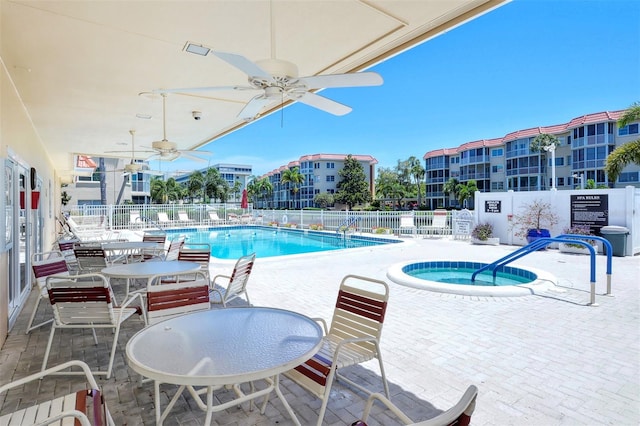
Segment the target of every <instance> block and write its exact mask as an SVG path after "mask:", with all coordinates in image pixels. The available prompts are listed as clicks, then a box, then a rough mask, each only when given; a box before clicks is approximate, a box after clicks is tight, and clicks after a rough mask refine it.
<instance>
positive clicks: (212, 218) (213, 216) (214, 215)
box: [208, 210, 224, 225]
mask: <svg viewBox="0 0 640 426" xmlns="http://www.w3.org/2000/svg"><path fill="white" fill-rule="evenodd" d="M223 223H224V220H222V219H220V217H219V216H218V212H217V211H215V210H211V211H209V220H208V224H209V225H221V224H223Z"/></svg>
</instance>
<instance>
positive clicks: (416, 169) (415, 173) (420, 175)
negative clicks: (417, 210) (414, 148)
mask: <svg viewBox="0 0 640 426" xmlns="http://www.w3.org/2000/svg"><path fill="white" fill-rule="evenodd" d="M407 161H408V163H409V170H410V173H411V177H413V179H414V181H415V184H416V189H417V191H418V206H420V205H422V199H421V194H420V182H421V181H422V179H424V175H425V173H426V171H425V169H424V167H422V164H421V163H420V160H419V159H418V158H416V157H414V156H411V157H409V160H407Z"/></svg>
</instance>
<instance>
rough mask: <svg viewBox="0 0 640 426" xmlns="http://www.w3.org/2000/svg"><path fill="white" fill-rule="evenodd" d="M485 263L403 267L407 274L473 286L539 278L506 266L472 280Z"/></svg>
mask: <svg viewBox="0 0 640 426" xmlns="http://www.w3.org/2000/svg"><path fill="white" fill-rule="evenodd" d="M485 265H486V264H485V263H478V262H464V261H438V262H420V263H412V264H410V265H406V266H405V267H403V268H402V272H404V273H405V274H407V275H409V276H411V277H415V278H419V279H422V280H428V281H435V282H439V283H444V284H460V285H473V286H510V285H520V284H526V283H530V282H532V281H535V280H536V279H537V275H536V274H534V273H533V272H530V271H527V270H524V269H520V268H513V267H510V266H505V267H503V268H501V270H500V271H499V272H498V273H497V274H496V277H495V278H494V277H493V273H492V272H489V271H484V272H482V273H481V274H478V275H477V276H476V279H475V281H471V275H472V274H473V273H474V272H475V271H476V270H477V269H479V268H481V267H483V266H485Z"/></svg>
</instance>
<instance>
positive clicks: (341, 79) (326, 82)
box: [299, 72, 383, 89]
mask: <svg viewBox="0 0 640 426" xmlns="http://www.w3.org/2000/svg"><path fill="white" fill-rule="evenodd" d="M299 80H300V81H302V82H303V83H304V84H306V85H307V87H308V88H309V89H324V88H330V87H362V86H380V85H381V84H382V83H383V80H382V77H381V76H380V74H378V73H375V72H356V73H352V74H328V75H316V76H310V77H300V78H299Z"/></svg>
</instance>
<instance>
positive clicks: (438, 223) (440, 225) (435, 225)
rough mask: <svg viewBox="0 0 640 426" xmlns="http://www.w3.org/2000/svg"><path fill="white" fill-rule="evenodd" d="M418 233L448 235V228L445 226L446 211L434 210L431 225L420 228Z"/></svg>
mask: <svg viewBox="0 0 640 426" xmlns="http://www.w3.org/2000/svg"><path fill="white" fill-rule="evenodd" d="M420 233H423V234H426V235H445V234H449V227H448V226H447V211H446V210H434V212H433V217H432V219H431V225H429V226H421V227H420Z"/></svg>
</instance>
